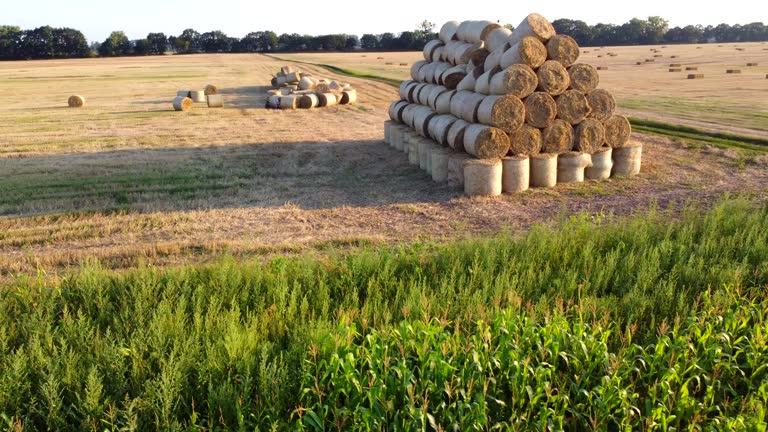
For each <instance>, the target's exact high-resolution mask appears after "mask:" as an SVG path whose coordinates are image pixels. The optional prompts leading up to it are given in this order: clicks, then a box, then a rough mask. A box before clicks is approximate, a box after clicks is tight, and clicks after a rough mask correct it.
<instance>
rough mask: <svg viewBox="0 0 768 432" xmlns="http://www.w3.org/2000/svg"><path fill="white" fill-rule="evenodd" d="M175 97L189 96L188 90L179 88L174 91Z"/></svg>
mask: <svg viewBox="0 0 768 432" xmlns="http://www.w3.org/2000/svg"><path fill="white" fill-rule="evenodd" d="M176 96H177V97H189V90H179V91H177V92H176Z"/></svg>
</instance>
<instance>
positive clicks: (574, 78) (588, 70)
mask: <svg viewBox="0 0 768 432" xmlns="http://www.w3.org/2000/svg"><path fill="white" fill-rule="evenodd" d="M568 77H569V79H570V88H572V89H574V90H578V91H580V92H582V93H584V94H587V93H589V92H591V91H592V90H594V89H596V88H597V85H598V84H599V83H600V75H599V74H598V73H597V69H595V68H594V67H593V66H592V65H588V64H586V63H576V64H574V65H572V66H571V67H569V68H568Z"/></svg>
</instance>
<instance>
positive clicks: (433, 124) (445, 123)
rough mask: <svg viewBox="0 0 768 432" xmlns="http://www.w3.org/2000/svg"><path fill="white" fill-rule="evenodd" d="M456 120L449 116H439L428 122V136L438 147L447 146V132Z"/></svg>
mask: <svg viewBox="0 0 768 432" xmlns="http://www.w3.org/2000/svg"><path fill="white" fill-rule="evenodd" d="M456 121H458V119H457V118H456V117H454V116H452V115H450V114H441V115H437V116H435V117H433V118H432V120H431V121H430V122H429V136H431V137H432V139H434V140H435V142H437V143H438V144H440V145H444V146H447V145H448V131H449V130H450V129H451V126H453V124H454V123H456Z"/></svg>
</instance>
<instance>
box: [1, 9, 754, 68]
mask: <svg viewBox="0 0 768 432" xmlns="http://www.w3.org/2000/svg"><path fill="white" fill-rule="evenodd" d="M552 24H553V25H554V27H555V29H556V30H557V32H558V33H562V34H567V35H570V36H572V37H573V38H574V39H576V41H577V42H578V43H579V45H581V46H603V45H644V44H658V43H670V44H674V43H708V42H756V41H768V26H766V25H765V24H763V23H762V22H754V23H750V24H746V25H740V24H735V25H729V24H720V25H717V26H706V27H704V26H700V25H689V26H685V27H674V28H669V25H668V22H667V21H666V20H665V19H663V18H661V17H658V16H651V17H648V19H646V20H643V19H639V18H633V19H631V20H629V21H628V22H626V23H624V24H622V25H615V24H602V23H600V24H596V25H592V26H591V25H588V24H586V23H585V22H584V21H579V20H570V19H558V20H555V21H553V22H552ZM506 27H508V28H512V26H511V25H507V26H506ZM434 29H435V25H434V24H433V23H430V22H428V21H423V22H422V23H421V24H419V25H418V27H417V28H416V29H415V30H412V31H404V32H401V33H397V34H395V33H382V34H364V35H363V36H362V37H360V38H358V36H356V35H349V34H331V35H321V36H310V35H300V34H298V33H293V34H288V33H285V34H281V35H279V36H278V35H277V34H276V33H275V32H272V31H257V32H252V33H248V34H247V35H245V36H244V37H243V38H235V37H230V36H228V35H227V34H226V33H224V32H222V31H220V30H216V31H210V32H205V33H200V32H198V31H196V30H194V29H191V28H190V29H186V30H184V31H183V32H182V33H181V34H180V35H178V36H173V35H171V36H166V35H165V34H164V33H149V34H148V35H147V37H145V38H143V39H138V40H130V39H129V38H128V37H127V36H126V34H125V33H124V32H122V31H115V32H112V33H111V34H110V35H109V37H107V38H106V39H105V40H104V41H102V42H93V43H91V44H90V45H89V44H88V41H87V40H86V38H85V36H83V34H82V33H81V32H80V31H78V30H75V29H71V28H53V27H50V26H44V27H38V28H36V29H32V30H21V29H20V28H19V27H16V26H0V60H31V59H54V58H79V57H94V56H102V57H116V56H131V55H135V56H142V55H160V54H165V53H167V52H172V53H176V54H194V53H265V52H267V53H268V52H296V51H352V50H358V49H361V50H366V51H411V50H421V49H422V48H423V47H424V44H425V43H427V42H428V41H429V40H431V39H434V38H436V37H437V35H436V34H435V33H434V31H433V30H434Z"/></svg>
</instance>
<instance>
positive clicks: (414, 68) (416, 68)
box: [411, 60, 427, 81]
mask: <svg viewBox="0 0 768 432" xmlns="http://www.w3.org/2000/svg"><path fill="white" fill-rule="evenodd" d="M426 65H427V62H425V61H424V60H419V61H417V62H415V63H414V64H412V65H411V78H412V79H414V80H416V81H418V80H419V72H420V71H421V68H423V67H424V66H426Z"/></svg>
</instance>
